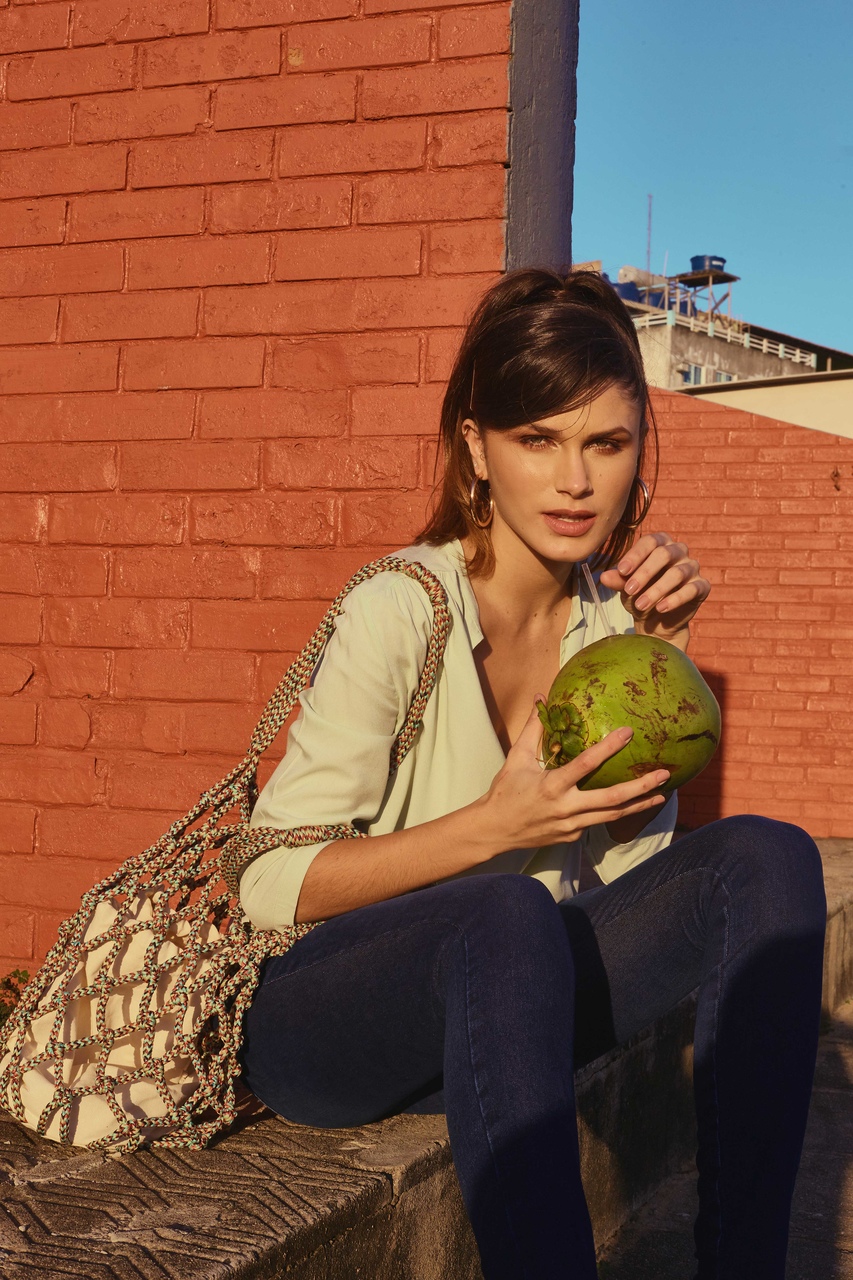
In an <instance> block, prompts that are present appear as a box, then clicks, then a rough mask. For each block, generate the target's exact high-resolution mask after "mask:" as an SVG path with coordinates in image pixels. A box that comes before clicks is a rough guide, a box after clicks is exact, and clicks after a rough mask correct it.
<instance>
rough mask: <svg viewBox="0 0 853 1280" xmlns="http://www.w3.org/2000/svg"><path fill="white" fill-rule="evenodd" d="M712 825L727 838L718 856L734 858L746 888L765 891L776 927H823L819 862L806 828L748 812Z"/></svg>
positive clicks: (820, 868)
mask: <svg viewBox="0 0 853 1280" xmlns="http://www.w3.org/2000/svg"><path fill="white" fill-rule="evenodd" d="M716 825H717V826H719V827H720V828H721V829H723V830H725V834H726V837H727V839H726V840H725V842H724V849H725V855H724V861H727V862H729V864H730V865H731V863H732V861H734V862H735V863H736V864H737V867H738V871H739V872H740V873H741V874H742V875H744V876H745V878H746V880H747V881H748V882H749V883H750V885H751V886H752V892H753V893H757V894H761V895H762V896H766V899H767V902H768V905H769V904H772V910H773V913H774V915H775V916H776V919H777V923H778V925H779V927H780V929H784V928H785V926H791V925H794V926H795V927H796V928H797V931H798V932H799V931H800V930H803V929H805V930H807V931H808V932H812V931H822V930H823V929H825V926H826V894H825V891H824V884H823V863H822V862H821V857H820V851H819V850H818V847H817V845H816V844H815V842H814V840H813V839H812V838H811V836H810V835H809V834H808V832H806V831H804V830H803V829H802V827H798V826H795V825H794V824H793V823H790V822H780V821H778V820H777V819H775V818H765V817H762V816H761V815H759V814H754V813H747V814H738V815H737V816H735V817H731V818H724V819H722V820H721V821H720V822H719V823H717V824H716ZM721 834H722V831H721Z"/></svg>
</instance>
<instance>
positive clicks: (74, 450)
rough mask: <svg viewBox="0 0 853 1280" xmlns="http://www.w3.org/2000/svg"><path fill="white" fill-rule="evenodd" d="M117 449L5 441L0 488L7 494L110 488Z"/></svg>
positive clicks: (0, 454)
mask: <svg viewBox="0 0 853 1280" xmlns="http://www.w3.org/2000/svg"><path fill="white" fill-rule="evenodd" d="M114 455H115V450H114V449H113V448H112V447H111V446H109V445H100V444H36V445H33V444H25V445H22V444H4V445H2V446H0V490H2V491H3V492H7V493H45V492H47V493H49V492H63V491H68V492H74V491H76V490H81V489H111V488H112V487H113V485H114V484H115V479H116V467H115V456H114Z"/></svg>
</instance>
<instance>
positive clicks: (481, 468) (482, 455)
mask: <svg viewBox="0 0 853 1280" xmlns="http://www.w3.org/2000/svg"><path fill="white" fill-rule="evenodd" d="M462 434H463V436H464V437H465V443H466V444H467V446H468V451H469V453H470V454H471V461H472V463H473V464H474V475H475V476H476V477H477V479H478V480H488V478H489V468H488V466H487V465H486V449H485V445H484V443H483V433H482V431H481V430H480V428H479V427H478V426H477V424H476V422H475V421H474V419H473V418H466V419H465V421H464V422H463V423H462Z"/></svg>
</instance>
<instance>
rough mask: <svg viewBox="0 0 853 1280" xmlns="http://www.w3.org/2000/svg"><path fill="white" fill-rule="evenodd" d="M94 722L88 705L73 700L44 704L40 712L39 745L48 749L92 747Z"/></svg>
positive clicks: (62, 699)
mask: <svg viewBox="0 0 853 1280" xmlns="http://www.w3.org/2000/svg"><path fill="white" fill-rule="evenodd" d="M91 736H92V722H91V720H90V718H89V715H88V712H87V709H86V703H84V702H75V701H73V700H72V699H71V698H57V699H51V700H49V701H47V702H43V703H42V705H41V707H40V710H39V743H40V744H41V745H43V746H46V747H78V748H81V747H85V746H87V745H92V744H91V743H90V741H89V740H90V738H91Z"/></svg>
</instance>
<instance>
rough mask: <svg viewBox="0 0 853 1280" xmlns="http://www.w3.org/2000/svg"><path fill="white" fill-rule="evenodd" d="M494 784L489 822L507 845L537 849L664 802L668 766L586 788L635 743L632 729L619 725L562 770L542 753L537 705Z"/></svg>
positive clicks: (488, 797)
mask: <svg viewBox="0 0 853 1280" xmlns="http://www.w3.org/2000/svg"><path fill="white" fill-rule="evenodd" d="M538 702H544V698H541V697H540V698H537V699H536V700H535V702H534V705H533V710H532V711H531V713H530V718H529V719H528V721H527V723H526V724H525V726H524V728H523V729H522V731H521V733H520V734H519V736H518V738H517V739H516V741H515V742H514V743H513V746H512V748H511V750H510V752H509V755H508V756H507V758H506V762H505V764H504V766H503V768H502V769H501V770H500V772H499V773H498V774H496V776H495V779H494V781H493V782H492V785H491V787H490V788H489V790H488V791H487V792H486V795H485V796H484V797H483V801H484V803H485V807H486V811H487V813H488V819H487V821H488V823H489V826H490V828H491V829H492V830H494V831H495V832H496V833H497V834H498V838H499V843H500V845H501V847H502V848H504V849H534V848H537V847H539V846H540V845H548V844H559V843H561V842H564V841H571V840H577V839H578V838H579V837H580V835H581V833H582V832H583V830H584V829H585V828H586V827H591V826H595V825H596V824H597V823H601V822H615V821H616V820H617V819H618V818H624V817H626V816H628V815H629V814H636V813H642V812H644V811H645V810H647V809H653V808H655V807H656V806H658V805H660V804H662V803H664V801H665V800H666V798H667V797H666V796H665V795H661V794H660V792H659V791H658V790H657V788H658V787H660V786H662V785H663V783H664V782H666V780H667V778H668V777H669V773H668V772H667V770H666V769H659V770H655V771H654V772H652V773H647V774H644V775H643V776H642V777H640V778H636V779H633V780H632V781H631V782H621V783H619V784H618V785H616V786H613V787H600V788H596V789H594V790H590V791H581V790H579V788H578V785H577V784H578V783H579V782H581V781H582V780H583V779H584V778H585V777H586V776H587V774H590V773H592V771H593V770H594V769H597V768H598V766H599V765H600V764H603V763H604V761H605V760H607V759H609V757H610V756H612V755H615V754H616V752H617V751H620V750H621V749H622V748H623V747H624V746H625V744H626V743H627V742H629V741H630V738H631V735H632V733H633V730H632V729H629V728H627V727H626V728H623V729H614V730H613V732H612V733H609V734H608V735H607V737H606V738H603V739H602V740H601V742H598V743H596V744H595V746H592V747H587V749H586V751H582V752H581V754H580V755H579V756H576V757H575V759H574V760H571V761H570V762H569V763H568V764H565V765H562V766H561V767H560V768H559V769H545V768H543V767H542V764H541V762H540V756H539V746H540V743H541V739H542V724H541V722H540V720H539V714H538V711H537V706H536V704H537V703H538ZM650 793H653V794H650Z"/></svg>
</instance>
